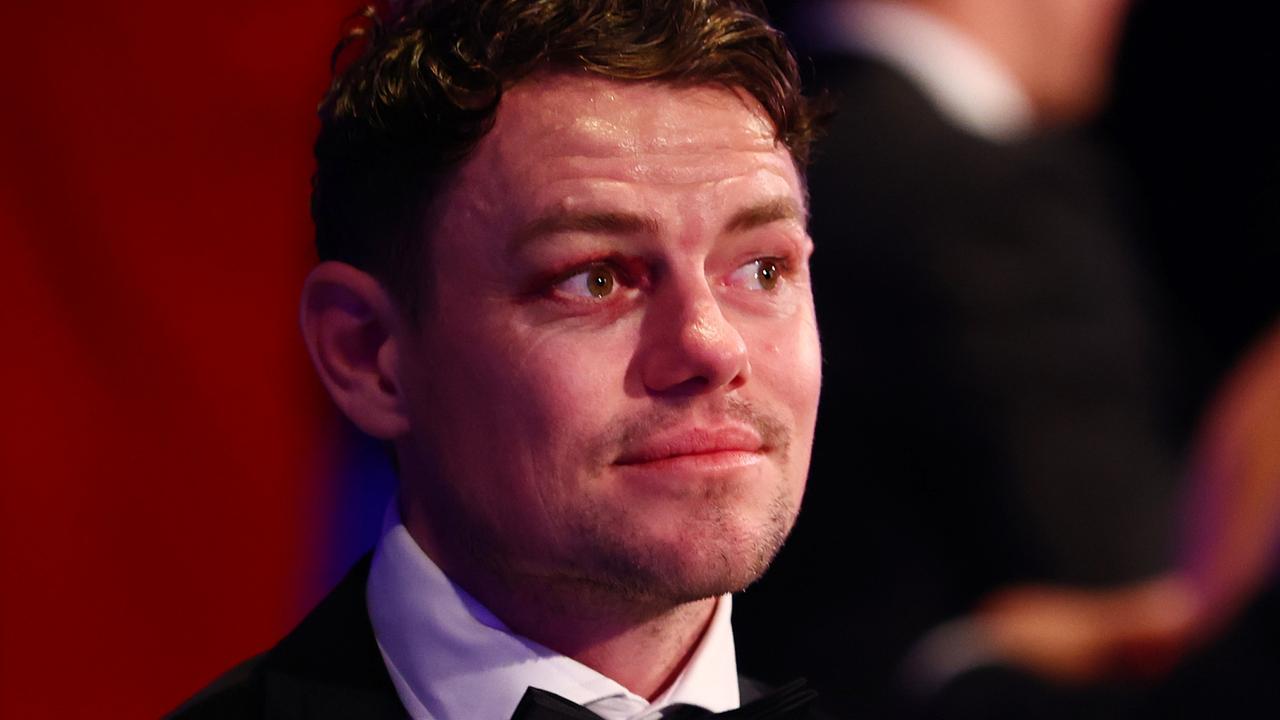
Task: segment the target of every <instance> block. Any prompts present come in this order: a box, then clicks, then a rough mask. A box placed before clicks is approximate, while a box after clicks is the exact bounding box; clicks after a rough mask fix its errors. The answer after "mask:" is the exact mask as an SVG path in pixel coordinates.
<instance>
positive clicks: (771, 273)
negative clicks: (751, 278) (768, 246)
mask: <svg viewBox="0 0 1280 720" xmlns="http://www.w3.org/2000/svg"><path fill="white" fill-rule="evenodd" d="M777 273H778V268H777V266H775V265H774V264H773V263H771V262H768V261H764V260H761V261H760V269H759V270H758V271H757V272H756V277H758V278H759V279H760V286H761V287H763V288H764V289H766V290H772V289H773V286H774V285H776V284H777V282H778V276H777Z"/></svg>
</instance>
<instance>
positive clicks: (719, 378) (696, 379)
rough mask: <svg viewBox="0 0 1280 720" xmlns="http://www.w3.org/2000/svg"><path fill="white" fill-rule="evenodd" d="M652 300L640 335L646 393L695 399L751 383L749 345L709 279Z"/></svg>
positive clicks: (687, 285)
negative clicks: (641, 335)
mask: <svg viewBox="0 0 1280 720" xmlns="http://www.w3.org/2000/svg"><path fill="white" fill-rule="evenodd" d="M654 300H655V301H654V303H653V305H651V306H650V311H649V312H648V313H647V314H646V316H645V320H644V326H643V330H642V332H643V336H644V337H643V339H642V349H641V352H642V353H643V356H642V358H641V363H640V370H641V378H642V380H643V382H644V385H645V388H646V390H648V391H649V392H650V393H655V394H660V395H696V394H699V393H704V392H708V391H711V390H716V389H719V388H728V389H734V388H737V387H740V386H741V385H743V384H744V383H746V382H747V380H748V378H750V376H751V363H750V360H749V358H748V354H747V343H746V341H745V340H744V339H743V337H742V334H741V333H739V332H738V329H737V328H736V327H734V325H733V323H731V322H730V321H729V319H728V318H726V317H725V315H724V312H723V310H722V308H721V306H720V303H719V302H718V301H717V299H716V297H715V294H714V293H713V292H712V289H711V287H710V286H709V285H708V283H707V282H706V280H705V278H704V279H701V280H700V281H690V282H688V283H686V284H684V285H682V286H677V287H669V288H667V292H666V293H663V294H662V296H660V297H655V298H654Z"/></svg>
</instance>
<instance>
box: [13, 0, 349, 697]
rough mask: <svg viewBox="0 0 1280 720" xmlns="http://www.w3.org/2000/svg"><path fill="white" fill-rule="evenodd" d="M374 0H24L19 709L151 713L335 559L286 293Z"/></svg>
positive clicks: (312, 391) (316, 589)
mask: <svg viewBox="0 0 1280 720" xmlns="http://www.w3.org/2000/svg"><path fill="white" fill-rule="evenodd" d="M355 6H356V3H354V2H342V1H338V0H322V1H321V2H317V1H316V0H306V1H305V2H303V1H302V0H284V1H283V2H271V3H263V2H249V1H247V0H232V1H224V2H220V3H216V4H205V3H193V4H189V3H174V2H159V1H158V0H140V1H136V2H131V3H92V2H69V3H21V4H17V5H13V6H10V7H8V8H7V12H6V15H7V16H8V22H7V31H8V32H7V33H6V36H7V37H6V41H5V43H3V44H4V46H5V47H4V49H3V51H0V52H3V53H4V57H3V62H2V63H0V67H3V70H2V71H0V72H3V87H4V93H5V99H4V100H3V101H0V106H3V110H0V131H2V132H0V138H2V139H0V152H2V153H3V155H0V239H2V247H3V262H0V297H2V298H3V300H2V302H0V338H3V340H2V341H0V347H3V352H0V373H2V374H0V378H3V382H4V393H3V403H2V404H0V408H2V411H3V418H4V419H3V424H2V425H0V717H6V718H24V717H81V716H89V715H93V716H95V717H154V716H157V715H160V714H161V713H163V712H165V711H167V710H169V709H171V708H172V707H173V706H175V705H176V704H177V703H178V702H180V701H181V700H182V699H183V698H184V697H186V696H187V695H189V694H190V693H191V692H193V691H194V690H196V689H197V688H198V687H200V686H201V685H203V684H204V683H205V682H207V681H208V680H210V679H211V678H212V677H213V676H215V675H216V674H217V673H218V672H219V671H221V670H223V669H225V668H226V667H229V666H230V665H231V664H232V663H233V662H235V661H237V660H239V659H242V658H243V657H245V656H246V655H248V654H250V653H252V652H255V651H257V650H261V649H264V648H265V647H267V646H268V645H269V644H270V643H271V642H273V641H274V640H275V639H276V638H278V637H279V636H280V635H282V634H283V633H284V632H285V631H286V630H287V629H288V628H289V627H290V626H291V625H292V623H294V622H295V621H296V620H297V619H298V618H299V617H300V616H301V614H302V613H303V612H304V611H305V610H306V608H307V607H308V606H309V604H310V603H311V602H313V601H314V600H315V599H316V598H317V597H318V596H319V594H320V593H321V592H322V591H323V589H324V588H323V586H324V585H325V584H327V582H328V580H329V578H330V577H331V575H332V572H331V570H330V568H328V567H325V563H327V562H329V561H328V560H327V559H326V555H327V553H324V552H317V548H316V547H314V545H315V544H317V543H320V542H323V541H322V540H321V538H322V537H324V534H325V533H324V532H322V531H323V530H324V528H321V527H317V526H318V525H322V524H325V522H324V519H325V518H327V517H329V516H330V514H331V513H330V512H329V510H330V506H331V505H332V504H333V503H334V502H335V501H336V499H335V497H334V492H333V491H331V490H326V488H331V487H332V483H330V482H327V480H328V478H326V477H325V476H324V475H322V471H321V469H322V468H325V467H331V466H332V465H333V463H332V462H331V460H332V458H322V457H318V456H317V454H318V453H328V452H331V451H330V450H328V449H327V448H329V447H330V446H331V445H332V444H333V443H332V442H331V437H333V436H334V433H335V430H337V429H338V428H336V426H335V422H334V420H333V419H332V415H331V411H330V409H329V406H328V404H327V400H325V399H324V398H323V395H322V393H321V391H320V389H319V387H318V384H317V383H316V382H315V381H314V380H313V375H312V373H311V371H310V368H309V366H308V365H309V364H308V362H307V359H306V356H305V350H304V348H303V346H302V343H301V341H300V339H299V337H298V333H297V330H296V323H295V307H296V298H297V293H298V289H299V288H300V284H301V281H302V278H303V277H304V274H305V272H306V269H307V268H308V266H309V265H310V263H311V262H312V261H313V260H312V257H313V256H312V250H311V226H310V220H309V218H308V214H307V198H308V192H309V186H308V177H309V174H310V168H311V159H310V145H311V141H312V139H313V137H314V134H315V129H316V127H317V121H316V119H315V104H316V102H317V100H318V98H319V97H320V95H321V93H322V92H323V89H324V87H325V85H326V83H327V77H328V73H327V68H326V66H325V59H326V58H327V57H328V53H329V49H330V48H331V46H332V44H333V41H334V40H335V39H336V37H337V34H338V28H339V26H340V24H341V20H342V18H343V17H344V16H346V15H347V14H349V13H350V12H351V10H352V9H354V7H355ZM229 525H230V526H229ZM309 538H314V539H315V540H314V542H313V541H311V540H308V539H309Z"/></svg>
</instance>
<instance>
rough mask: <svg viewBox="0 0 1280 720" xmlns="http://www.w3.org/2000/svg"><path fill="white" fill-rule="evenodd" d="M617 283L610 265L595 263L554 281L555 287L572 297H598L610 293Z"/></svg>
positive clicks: (606, 295)
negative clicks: (558, 280) (556, 281)
mask: <svg viewBox="0 0 1280 720" xmlns="http://www.w3.org/2000/svg"><path fill="white" fill-rule="evenodd" d="M617 283H618V278H617V274H616V272H615V271H614V269H613V268H612V267H610V266H609V265H606V264H604V263H595V264H593V265H590V266H588V267H587V268H585V269H583V270H582V271H580V272H577V273H574V274H573V275H570V276H569V277H567V278H565V279H564V280H561V281H560V282H558V283H556V286H555V289H556V290H558V291H559V292H562V293H565V294H567V295H572V296H574V297H580V298H592V299H599V298H604V297H608V296H609V295H611V294H612V293H613V288H614V287H615V286H616V285H617Z"/></svg>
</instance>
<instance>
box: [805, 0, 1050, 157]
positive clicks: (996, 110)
mask: <svg viewBox="0 0 1280 720" xmlns="http://www.w3.org/2000/svg"><path fill="white" fill-rule="evenodd" d="M808 21H809V22H808V23H806V27H807V28H808V29H809V30H810V31H811V33H812V34H813V35H814V37H813V41H814V42H815V43H817V44H818V45H819V46H820V47H823V48H824V49H827V50H842V51H853V52H860V53H863V54H866V55H870V56H872V57H875V58H879V59H880V60H882V61H884V62H886V63H888V64H889V65H891V66H893V67H895V68H897V69H898V71H899V72H902V73H903V74H905V75H906V76H908V77H909V78H911V79H912V80H913V81H914V82H915V83H916V84H917V85H918V86H919V87H920V89H921V90H922V91H923V92H924V93H925V95H927V96H928V97H929V99H930V100H931V101H932V102H933V104H934V105H935V106H936V107H937V108H938V109H939V110H940V111H941V112H942V113H943V114H944V115H946V116H947V117H948V118H949V119H950V120H951V121H952V122H954V123H955V124H956V125H959V126H960V127H962V128H964V129H966V130H968V131H969V132H972V133H974V134H976V135H979V136H981V137H984V138H987V139H989V140H994V141H997V142H1007V141H1012V140H1016V139H1019V138H1021V137H1024V136H1025V135H1026V134H1027V133H1029V132H1030V131H1031V129H1032V124H1033V121H1034V113H1033V110H1032V105H1031V100H1030V98H1028V97H1027V94H1026V92H1025V91H1024V90H1023V88H1022V86H1021V84H1019V82H1018V80H1017V78H1016V77H1014V75H1013V73H1012V72H1011V71H1010V70H1009V69H1008V68H1007V67H1006V66H1005V65H1004V64H1003V63H1001V62H1000V61H999V60H998V59H997V58H996V57H995V56H993V55H992V54H991V53H989V52H987V51H986V50H985V49H984V48H982V46H981V45H979V44H978V43H977V42H975V41H974V40H972V39H970V38H969V37H968V36H967V35H965V33H963V32H962V31H960V30H959V29H957V28H955V27H953V26H952V25H951V24H949V23H948V22H946V21H945V20H943V19H942V18H940V17H938V16H936V15H934V14H932V13H930V12H928V11H926V10H922V9H919V8H916V7H912V6H910V5H909V4H907V3H901V2H885V1H884V0H860V1H859V2H847V1H846V2H840V1H839V0H834V1H829V2H823V3H818V4H816V7H815V9H814V10H813V11H812V13H811V14H809V15H808Z"/></svg>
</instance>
